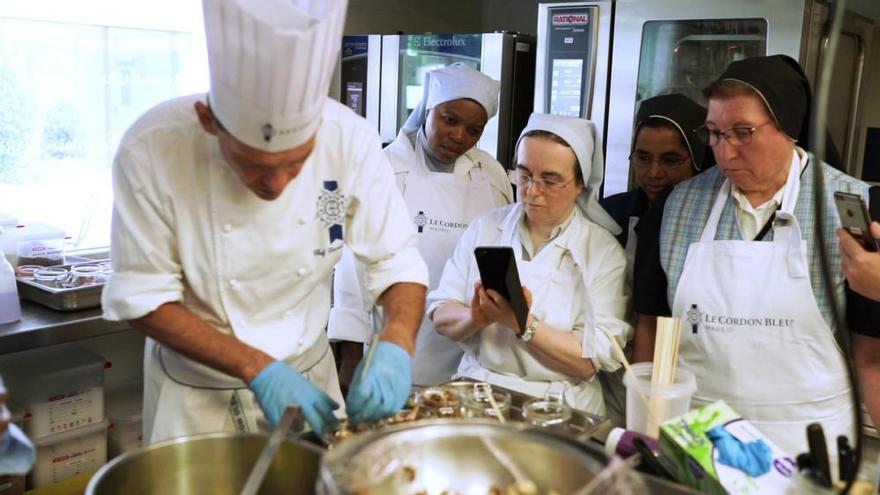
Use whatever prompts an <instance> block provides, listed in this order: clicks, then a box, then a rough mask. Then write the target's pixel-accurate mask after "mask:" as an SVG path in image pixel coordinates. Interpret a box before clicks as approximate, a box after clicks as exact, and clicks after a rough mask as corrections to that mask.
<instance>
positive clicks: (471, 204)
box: [327, 63, 513, 386]
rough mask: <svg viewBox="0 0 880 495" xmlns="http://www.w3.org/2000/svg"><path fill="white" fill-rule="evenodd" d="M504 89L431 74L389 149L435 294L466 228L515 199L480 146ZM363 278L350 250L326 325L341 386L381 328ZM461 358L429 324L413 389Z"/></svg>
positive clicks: (463, 70) (476, 78)
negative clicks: (337, 347) (337, 346)
mask: <svg viewBox="0 0 880 495" xmlns="http://www.w3.org/2000/svg"><path fill="white" fill-rule="evenodd" d="M499 88H500V84H499V83H498V81H496V80H494V79H492V78H491V77H489V76H487V75H485V74H483V73H481V72H480V71H478V70H476V69H473V68H471V67H470V66H468V65H465V64H463V63H456V64H452V65H450V66H448V67H443V68H441V69H436V70H433V71H430V72H428V73H427V74H426V76H425V85H424V94H423V95H422V99H421V101H420V102H419V104H418V105H417V106H416V108H415V109H414V110H413V111H412V113H411V114H410V116H409V118H408V119H407V121H406V123H405V124H404V125H403V127H402V128H401V129H400V133H399V134H398V135H397V138H396V139H395V140H394V141H393V142H392V143H391V144H390V145H389V146H388V147H387V148H385V156H387V157H388V159H389V160H390V162H391V166H392V167H393V168H394V174H395V178H396V179H397V187H398V188H399V189H400V191H401V192H402V193H403V199H404V201H405V202H406V206H407V209H408V211H409V216H410V218H411V219H412V221H413V224H414V226H415V228H416V230H417V232H418V234H417V236H418V241H419V253H420V254H421V255H422V257H423V258H424V259H425V262H426V264H427V265H428V272H429V276H430V280H431V287H432V288H433V287H436V286H437V283H438V282H439V280H440V273H441V271H442V270H443V265H444V263H446V260H447V259H449V256H451V255H452V251H453V249H455V244H456V243H457V242H458V239H459V238H460V237H461V235H462V234H463V233H464V230H465V229H466V228H467V227H468V224H469V223H470V222H471V221H472V220H473V219H474V218H476V217H478V216H480V215H482V214H484V213H486V212H488V211H490V210H493V209H495V208H497V207H499V206H503V205H506V204H510V203H511V202H512V201H513V189H512V188H511V186H510V179H509V178H508V177H507V173H506V172H505V170H504V167H503V166H502V165H501V164H500V163H498V161H497V160H495V159H494V158H493V157H492V156H491V155H489V154H488V153H486V152H485V151H483V150H480V149H478V148H477V147H476V144H477V141H479V139H480V137H481V136H482V135H483V128H484V127H485V126H486V123H487V122H488V121H489V119H490V118H492V117H493V116H494V115H495V113H496V111H497V109H498V91H499ZM365 275H366V273H365V270H364V265H363V264H362V263H360V262H358V261H357V260H355V258H354V256H352V254H351V252H350V251H348V250H346V251H345V252H344V253H343V257H342V259H341V260H340V262H339V264H338V265H337V267H336V274H335V278H334V286H333V296H334V304H333V309H332V310H331V312H330V322H329V325H328V327H327V331H328V335H329V337H330V339H332V340H337V341H342V344H341V351H342V352H341V354H342V363H341V368H340V379H341V380H342V382H343V386H345V385H347V383H348V382H349V381H350V380H351V378H352V373H353V371H354V368H355V366H356V365H357V363H358V362H359V361H360V358H361V355H362V354H363V347H364V346H363V344H365V343H368V342H369V341H370V338H371V336H372V335H373V333H374V332H378V331H381V329H382V325H381V323H382V314H381V309H380V308H379V307H377V306H376V305H375V302H374V301H373V300H372V299H371V298H370V297H369V294H370V293H369V291H368V290H367V289H366V287H367V283H366V278H365ZM462 352H463V351H462V349H461V346H460V345H459V344H458V343H457V342H454V341H452V340H450V339H448V338H446V337H444V336H442V335H440V334H438V333H437V332H436V331H434V328H433V325H431V322H430V321H429V320H428V319H427V318H424V319H423V320H422V325H421V328H420V329H419V333H418V338H417V340H416V353H415V357H414V358H413V361H412V380H413V383H414V384H415V385H436V384H438V383H441V382H444V381H448V380H449V379H450V378H451V377H452V375H453V374H454V373H455V371H456V369H457V368H458V362H459V361H460V360H461V355H462Z"/></svg>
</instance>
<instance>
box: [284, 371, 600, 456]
mask: <svg viewBox="0 0 880 495" xmlns="http://www.w3.org/2000/svg"><path fill="white" fill-rule="evenodd" d="M474 383H478V381H477V380H473V379H469V378H461V379H457V380H452V381H449V382H445V383H441V384H439V385H436V386H437V387H444V386H449V385H453V386H456V385H461V386H472V384H474ZM424 388H433V387H413V391H414V392H415V391H417V390H421V389H424ZM492 389H493V390H499V391H504V392H507V393H509V394H510V414H509V418H508V421H511V422H515V423H523V422H524V420H523V416H522V406H523V404H524V403H525V402H526V401H527V400H529V399H533V398H534V397H532V396H530V395H526V394H523V393H521V392H516V391H513V390H510V389H508V388H504V387H501V386H498V385H492ZM571 412H572V414H571V419H570V420H569V422H568V423H567V424H566V425H565V427H563V428H555V429H551V430H549V431H552V432H553V433H554V434H559V435H563V436H565V437H567V438H570V439H574V440H577V441H579V442H583V443H588V442H590V441H595V442H598V443H603V442H602V441H603V440H604V436H607V433H608V430H610V429H611V427H612V424H611V421H610V420H608V419H605V418H602V417H600V416H596V415H593V414H590V413H587V412H584V411H579V410H576V409H572V411H571ZM462 419H466V418H462ZM450 420H452V421H454V420H455V419H454V418H450ZM422 421H432V419H431V418H427V419H426V418H420V419H413V420H407V421H406V423H419V422H422ZM394 424H400V423H396V422H392V424H391V425H394ZM391 425H389V424H387V423H384V422H380V423H377V424H373V425H370V426H369V427H368V428H367V429H366V430H365V431H373V430H377V429H383V428H386V427H388V426H391ZM365 431H358V432H356V433H354V435H355V436H357V435H360V434H361V433H365ZM298 436H299V438H300V439H303V440H306V441H309V442H312V443H314V444H316V445H321V446H325V447H328V446H333V445H334V444H336V443H338V442H344V441H346V440H344V439H340V438H336V437H335V436H333V435H324V437H323V438H320V439H319V438H318V437H317V435H315V433H314V432H312V431H307V432H305V433H301V434H300V435H298Z"/></svg>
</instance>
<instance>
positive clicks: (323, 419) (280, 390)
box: [250, 361, 339, 434]
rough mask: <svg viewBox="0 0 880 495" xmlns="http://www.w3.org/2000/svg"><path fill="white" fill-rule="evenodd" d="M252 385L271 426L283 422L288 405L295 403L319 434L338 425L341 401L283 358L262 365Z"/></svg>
mask: <svg viewBox="0 0 880 495" xmlns="http://www.w3.org/2000/svg"><path fill="white" fill-rule="evenodd" d="M250 388H251V390H252V391H253V392H254V395H256V396H257V403H259V404H260V408H261V409H262V410H263V414H265V415H266V419H268V420H269V422H270V423H272V426H275V425H277V424H278V422H279V421H281V416H283V415H284V411H285V410H286V409H287V407H288V406H294V405H295V406H299V407H300V408H301V409H302V414H303V417H304V418H305V420H306V422H307V423H308V424H309V426H311V427H312V430H314V431H315V432H316V433H318V434H321V433H323V432H324V430H325V429H326V428H327V427H331V428H335V427H336V426H337V425H338V424H339V420H338V419H336V416H335V415H334V414H333V410H334V409H338V408H339V404H337V403H336V402H335V401H334V400H333V399H331V398H330V397H329V396H328V395H327V394H325V393H324V391H323V390H321V389H319V388H318V387H316V386H314V385H313V384H312V382H310V381H308V380H307V379H306V377H304V376H302V375H301V374H300V373H299V372H297V371H296V370H295V369H293V368H291V367H290V366H288V365H286V364H284V363H283V362H281V361H275V362H274V363H272V364H270V365H269V366H266V367H265V368H263V370H262V371H260V373H259V374H258V375H257V377H256V378H254V380H253V381H252V382H251V385H250Z"/></svg>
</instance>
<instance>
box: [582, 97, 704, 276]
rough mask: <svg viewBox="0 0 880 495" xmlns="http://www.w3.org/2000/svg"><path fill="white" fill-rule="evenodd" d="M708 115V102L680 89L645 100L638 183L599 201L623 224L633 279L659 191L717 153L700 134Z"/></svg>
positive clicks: (639, 122)
mask: <svg viewBox="0 0 880 495" xmlns="http://www.w3.org/2000/svg"><path fill="white" fill-rule="evenodd" d="M705 120H706V107H704V106H702V105H700V104H699V103H697V102H695V101H693V100H691V99H690V98H688V97H687V96H684V95H680V94H672V95H660V96H654V97H652V98H648V99H647V100H645V101H643V102H642V104H641V105H639V111H638V112H637V113H636V125H635V133H634V137H633V141H632V149H631V150H630V155H629V163H630V167H631V168H632V174H633V178H634V179H635V184H636V187H635V188H634V189H632V190H631V191H628V192H624V193H619V194H615V195H613V196H609V197H607V198H604V199H602V200H600V201H599V203H600V204H601V205H602V207H603V208H605V210H606V211H607V212H608V213H609V214H610V215H611V217H612V218H614V221H615V222H617V224H618V225H620V226H621V227H622V228H623V230H622V231H621V233H620V235H618V236H617V240H619V241H620V244H621V245H622V246H624V251H625V252H626V261H627V279H628V280H630V281H632V263H633V261H634V260H635V253H636V242H637V240H638V237H637V235H636V226H637V225H638V222H639V219H640V218H641V217H642V215H643V214H644V213H645V211H646V210H647V209H648V207H649V206H650V205H651V203H652V202H653V201H654V199H655V198H656V197H657V195H658V194H660V193H662V192H663V191H665V190H667V189H671V188H672V187H674V186H675V185H676V184H678V183H679V182H681V181H683V180H686V179H690V178H691V177H693V176H694V175H696V174H698V173H700V171H701V170H703V169H704V168H705V166H706V164H704V163H703V161H704V160H705V158H706V155H707V154H709V155H710V156H711V153H707V151H708V150H707V149H706V145H705V143H703V142H702V141H701V140H700V139H699V138H698V137H697V135H696V128H697V127H700V126H701V125H703V122H705ZM708 161H709V162H710V163H711V159H710V160H708Z"/></svg>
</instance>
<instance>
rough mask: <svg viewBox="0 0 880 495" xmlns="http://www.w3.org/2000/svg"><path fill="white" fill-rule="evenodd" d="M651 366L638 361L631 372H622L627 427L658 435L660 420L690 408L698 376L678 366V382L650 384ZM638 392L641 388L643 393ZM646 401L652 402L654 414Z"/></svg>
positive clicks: (651, 435) (676, 372)
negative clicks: (649, 411) (650, 411)
mask: <svg viewBox="0 0 880 495" xmlns="http://www.w3.org/2000/svg"><path fill="white" fill-rule="evenodd" d="M651 369H652V364H651V363H638V364H634V365H632V373H630V372H628V371H627V372H626V374H625V375H623V383H624V385H626V429H627V430H633V431H637V432H639V433H643V434H645V435H648V436H650V437H653V438H657V437H658V433H659V427H660V423H662V422H663V421H666V420H667V419H669V418H674V417H676V416H681V415H682V414H684V413H686V412H688V411H690V409H691V396H693V394H694V392H695V391H696V390H697V379H696V378H695V377H694V374H693V373H691V372H690V371H688V370H686V369H682V368H677V369H676V370H675V383H673V384H672V385H654V384H652V383H651ZM633 375H635V376H633ZM638 391H641V396H640V395H639V393H638ZM645 400H647V401H648V403H649V404H650V405H651V409H652V410H653V411H654V414H653V415H650V414H648V408H647V405H646V404H645Z"/></svg>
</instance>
